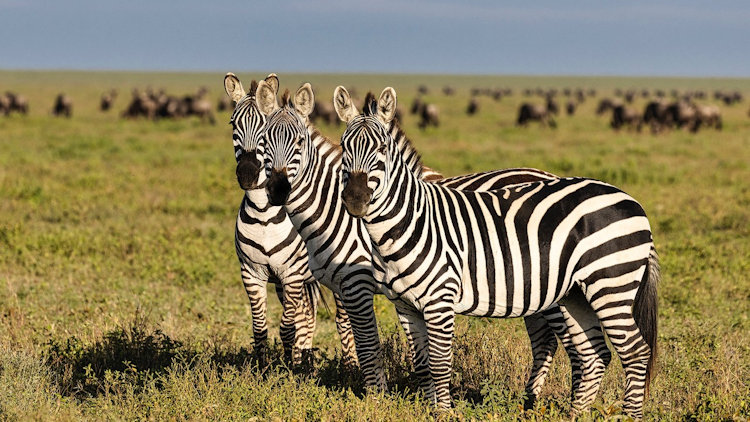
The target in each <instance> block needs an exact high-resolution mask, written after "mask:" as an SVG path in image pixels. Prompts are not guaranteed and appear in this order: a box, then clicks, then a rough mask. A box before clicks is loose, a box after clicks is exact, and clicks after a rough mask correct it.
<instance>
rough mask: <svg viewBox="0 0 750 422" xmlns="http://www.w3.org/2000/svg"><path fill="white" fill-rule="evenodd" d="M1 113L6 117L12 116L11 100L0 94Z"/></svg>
mask: <svg viewBox="0 0 750 422" xmlns="http://www.w3.org/2000/svg"><path fill="white" fill-rule="evenodd" d="M0 113H2V114H3V115H4V116H7V115H9V114H10V98H8V96H7V95H5V94H0Z"/></svg>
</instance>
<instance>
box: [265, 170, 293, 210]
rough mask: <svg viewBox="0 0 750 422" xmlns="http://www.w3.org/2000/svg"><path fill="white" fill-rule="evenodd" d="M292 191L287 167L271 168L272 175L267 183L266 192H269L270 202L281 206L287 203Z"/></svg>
mask: <svg viewBox="0 0 750 422" xmlns="http://www.w3.org/2000/svg"><path fill="white" fill-rule="evenodd" d="M291 191H292V185H291V184H289V179H288V178H287V177H286V168H285V169H282V170H281V171H278V170H276V169H273V170H271V177H269V178H268V183H266V192H267V193H268V202H270V203H271V205H275V206H280V205H284V204H286V201H287V199H289V193H290V192H291Z"/></svg>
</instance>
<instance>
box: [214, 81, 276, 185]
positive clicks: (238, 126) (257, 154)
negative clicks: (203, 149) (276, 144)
mask: <svg viewBox="0 0 750 422" xmlns="http://www.w3.org/2000/svg"><path fill="white" fill-rule="evenodd" d="M263 83H265V84H266V85H267V86H269V87H270V89H271V90H272V91H273V95H274V97H275V96H276V92H277V91H278V89H279V79H278V78H277V77H276V75H275V74H273V73H272V74H270V75H268V76H267V77H266V79H265V80H264V81H263ZM257 87H258V83H257V82H255V81H252V82H251V83H250V89H249V90H248V91H247V93H245V90H244V88H243V87H242V82H240V80H239V78H237V76H235V75H234V73H231V72H230V73H227V75H226V76H225V77H224V90H225V91H226V93H227V95H228V96H229V98H231V99H232V101H234V103H235V104H236V105H235V107H234V112H233V113H232V118H231V119H230V121H229V124H230V125H232V143H233V144H234V157H235V159H236V160H237V170H236V173H237V182H239V184H240V187H241V188H242V189H244V190H250V189H256V188H257V187H258V180H259V178H260V170H261V167H262V165H261V163H262V161H261V160H262V158H263V156H262V151H260V150H259V145H258V142H259V140H260V133H261V132H262V131H263V127H264V126H265V124H266V116H265V115H264V114H263V113H261V112H260V111H258V106H257V105H256V103H255V94H256V91H257Z"/></svg>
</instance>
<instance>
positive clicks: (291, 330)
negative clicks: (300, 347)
mask: <svg viewBox="0 0 750 422" xmlns="http://www.w3.org/2000/svg"><path fill="white" fill-rule="evenodd" d="M274 288H275V290H276V297H278V298H279V302H280V303H281V308H282V313H281V321H280V322H279V337H281V345H282V346H283V348H284V359H286V361H287V362H290V361H292V349H293V347H294V335H295V327H294V315H293V314H290V311H289V309H288V308H289V303H290V301H289V299H288V296H287V295H285V294H284V285H283V284H282V283H281V282H280V281H278V279H277V280H276V282H275V283H274Z"/></svg>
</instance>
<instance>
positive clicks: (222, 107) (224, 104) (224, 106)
mask: <svg viewBox="0 0 750 422" xmlns="http://www.w3.org/2000/svg"><path fill="white" fill-rule="evenodd" d="M234 107H235V104H234V100H232V99H231V98H229V97H227V96H222V97H221V98H219V103H218V104H217V105H216V111H218V112H222V111H228V110H234Z"/></svg>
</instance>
